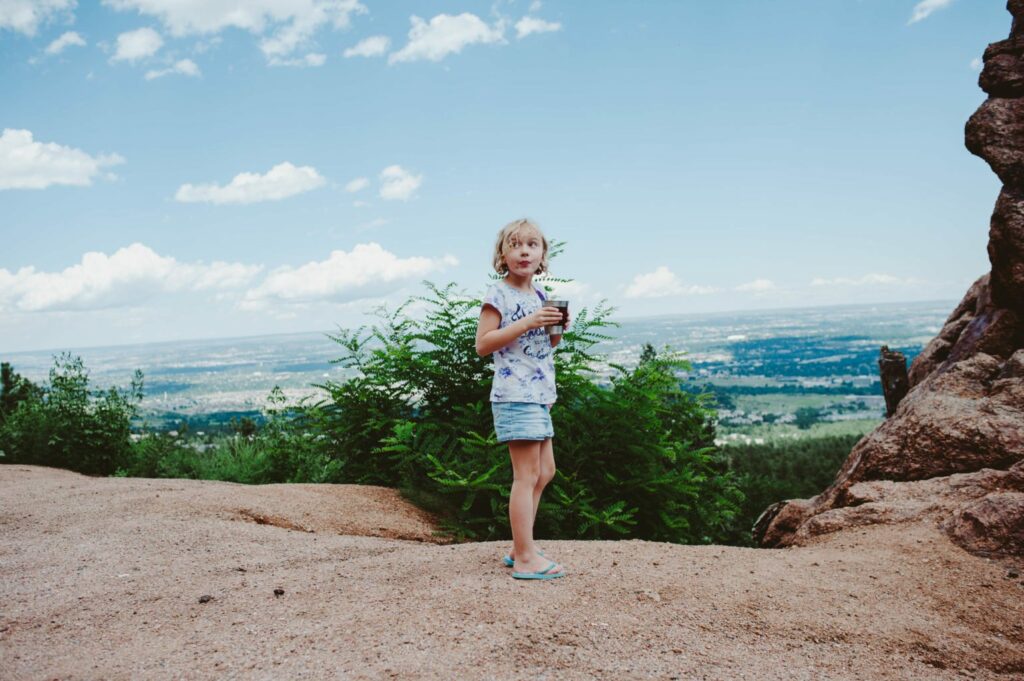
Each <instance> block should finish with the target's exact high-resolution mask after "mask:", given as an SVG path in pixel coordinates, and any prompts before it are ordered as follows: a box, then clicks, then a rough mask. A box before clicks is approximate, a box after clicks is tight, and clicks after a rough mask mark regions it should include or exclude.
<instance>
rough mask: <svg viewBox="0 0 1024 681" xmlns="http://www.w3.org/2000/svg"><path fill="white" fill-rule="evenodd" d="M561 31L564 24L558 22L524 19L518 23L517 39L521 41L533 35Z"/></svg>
mask: <svg viewBox="0 0 1024 681" xmlns="http://www.w3.org/2000/svg"><path fill="white" fill-rule="evenodd" d="M561 30H562V24H560V23H558V22H557V21H544V20H543V19H537V18H536V17H523V18H522V19H520V20H519V21H517V22H516V38H518V39H520V40H522V39H523V38H525V37H526V36H528V35H530V34H531V33H552V32H554V31H561Z"/></svg>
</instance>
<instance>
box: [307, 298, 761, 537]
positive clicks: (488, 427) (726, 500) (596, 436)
mask: <svg viewBox="0 0 1024 681" xmlns="http://www.w3.org/2000/svg"><path fill="white" fill-rule="evenodd" d="M426 285H427V288H428V290H429V295H428V296H420V297H416V298H413V299H411V300H410V301H408V302H407V303H406V304H405V305H403V306H402V307H400V308H399V309H398V310H396V311H395V312H394V313H388V312H387V311H386V310H381V311H380V312H379V319H380V323H379V324H377V325H375V326H373V327H372V328H369V329H368V328H366V327H363V328H360V329H357V330H355V331H352V332H347V331H343V332H341V333H340V334H338V335H337V336H333V338H334V339H335V340H336V341H337V342H338V343H339V344H340V345H341V346H342V347H343V348H344V349H345V351H346V354H345V355H344V356H343V357H342V358H341V359H340V360H338V361H340V362H341V363H342V364H344V365H345V366H346V367H353V368H356V369H358V371H359V375H358V376H357V377H354V378H350V379H348V380H346V381H343V382H330V381H329V382H327V383H325V384H323V385H322V386H321V387H323V388H324V389H325V390H326V391H327V393H328V395H329V396H330V397H329V399H328V400H325V401H324V402H323V403H321V404H320V405H319V407H320V409H321V414H322V415H323V417H324V421H323V423H324V425H325V430H326V433H327V434H328V439H329V441H330V442H331V446H332V447H336V448H337V449H336V451H338V453H339V456H340V457H344V458H346V459H347V461H346V468H345V472H346V477H347V478H348V479H349V480H351V481H355V482H366V483H375V484H384V485H394V486H398V487H400V488H401V489H402V490H403V491H404V492H405V493H406V494H407V495H408V496H409V497H410V498H412V499H413V500H415V501H416V502H417V503H419V504H421V505H423V506H426V507H427V508H429V509H430V510H433V511H435V512H438V513H441V514H442V516H443V517H444V522H445V525H446V527H447V529H448V530H449V531H451V532H452V533H454V534H456V535H458V536H460V537H465V538H483V539H489V538H496V537H499V536H501V537H507V536H509V525H508V494H509V491H510V488H511V482H512V468H511V463H510V462H509V460H508V450H507V446H506V445H503V444H499V443H497V442H496V440H495V436H494V432H493V424H492V417H491V410H490V404H489V401H488V397H489V390H490V384H491V379H492V369H491V367H490V363H491V360H490V358H481V357H479V356H478V355H477V354H476V351H475V338H476V325H477V318H478V314H479V310H480V305H481V301H480V300H479V299H477V298H473V297H469V296H466V295H463V294H460V293H457V292H456V291H455V290H454V285H453V284H449V285H448V286H447V287H444V288H439V287H437V286H434V285H433V284H430V283H427V284H426ZM413 302H419V303H422V304H423V305H425V307H426V315H425V317H424V319H422V320H414V319H412V318H410V317H408V316H406V315H405V314H404V310H405V308H406V307H407V306H408V305H410V304H411V303H413ZM609 313H610V310H608V309H606V308H598V309H597V310H596V311H595V312H594V313H593V314H590V313H589V312H588V311H587V310H582V311H580V312H579V313H578V314H577V315H576V317H575V319H574V321H573V325H572V328H571V329H570V331H569V332H568V333H566V335H565V336H564V337H563V340H562V343H561V344H560V345H559V347H558V349H557V352H558V362H557V365H558V391H559V400H558V403H557V404H556V405H555V407H554V408H553V409H552V418H553V420H554V422H555V432H556V437H555V443H556V446H555V452H556V454H555V458H556V461H557V465H558V470H557V472H556V478H555V480H554V481H552V483H551V485H550V486H549V487H548V489H547V490H546V492H545V495H544V497H543V498H542V502H541V503H542V508H541V512H540V513H538V519H537V525H536V530H537V531H538V533H541V532H544V533H547V534H548V535H550V536H553V537H566V538H570V537H571V538H575V537H580V536H586V537H591V538H604V537H622V536H629V537H639V538H645V539H652V540H658V541H674V542H710V541H714V540H715V539H716V538H717V537H719V536H720V535H721V534H722V533H723V532H725V531H726V530H727V529H728V528H729V527H730V524H731V521H732V518H733V516H734V515H735V514H736V513H737V512H738V504H739V503H740V501H741V496H740V494H739V493H738V491H737V490H736V488H735V485H734V483H733V482H732V480H731V478H730V475H729V474H728V473H727V472H726V471H724V470H719V469H717V468H716V467H715V464H714V460H713V458H712V452H713V447H712V443H713V440H714V433H713V427H712V425H711V423H712V418H711V417H712V416H713V412H712V411H711V409H710V407H709V406H707V400H706V399H705V398H706V397H707V396H702V395H691V394H687V393H684V392H682V391H681V390H680V389H679V387H678V380H677V378H676V377H675V372H676V371H679V370H683V369H688V368H689V365H688V363H686V362H685V361H684V360H682V359H681V358H679V357H678V356H676V355H674V354H671V353H668V354H665V355H663V356H658V355H657V353H656V352H655V351H654V350H653V348H650V350H649V352H648V353H646V355H645V361H643V362H642V363H641V364H640V366H638V367H637V368H636V369H634V370H632V371H629V370H626V369H625V368H623V367H619V366H615V367H613V368H614V371H615V372H616V375H615V376H614V377H613V379H612V382H611V387H610V388H602V387H600V386H598V385H597V384H596V383H595V382H594V380H593V379H594V374H593V372H592V369H593V368H594V365H595V362H596V361H597V359H598V358H596V357H594V356H592V355H591V354H590V350H591V348H592V347H593V345H594V344H595V343H597V342H598V341H599V340H601V339H602V338H606V336H604V335H603V334H602V333H601V329H602V328H604V327H607V326H609V325H611V322H609V321H608V319H607V317H608V315H609ZM350 476H351V477H350Z"/></svg>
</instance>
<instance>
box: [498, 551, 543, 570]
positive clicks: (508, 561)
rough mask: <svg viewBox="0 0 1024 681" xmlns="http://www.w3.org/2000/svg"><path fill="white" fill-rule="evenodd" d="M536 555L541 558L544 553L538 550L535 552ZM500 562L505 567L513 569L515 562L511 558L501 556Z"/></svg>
mask: <svg viewBox="0 0 1024 681" xmlns="http://www.w3.org/2000/svg"><path fill="white" fill-rule="evenodd" d="M537 555H539V556H543V555H544V552H543V551H541V550H540V549H538V550H537ZM501 562H502V563H504V564H505V567H515V566H516V562H515V561H514V560H512V556H502V558H501Z"/></svg>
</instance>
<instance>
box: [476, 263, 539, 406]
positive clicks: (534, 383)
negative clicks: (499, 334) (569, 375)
mask: <svg viewBox="0 0 1024 681" xmlns="http://www.w3.org/2000/svg"><path fill="white" fill-rule="evenodd" d="M545 299H546V297H545V295H544V292H543V291H542V290H540V289H539V288H536V287H534V290H533V291H532V292H531V291H520V290H519V289H516V288H513V287H512V286H510V285H509V284H507V283H506V282H505V281H504V280H501V281H498V282H497V283H495V284H493V285H492V286H491V287H490V288H488V289H487V293H485V294H484V301H483V302H484V304H485V305H491V306H492V307H494V309H496V310H497V311H498V313H499V314H500V315H501V323H500V324H499V325H498V328H499V329H503V328H505V327H506V326H508V325H509V324H513V323H515V322H517V321H519V320H520V319H522V318H523V317H527V316H529V315H531V314H533V313H534V312H536V311H537V310H539V309H540V307H541V304H542V303H543V301H544V300H545ZM493 357H494V382H493V384H492V385H491V402H535V403H538V404H553V403H554V402H555V398H556V395H555V356H554V348H553V347H552V346H551V337H550V336H549V335H548V333H547V331H546V330H545V328H544V327H543V326H542V327H540V328H537V329H530V330H529V331H527V332H526V333H524V334H523V335H521V336H519V337H518V338H516V339H515V340H513V341H512V342H511V343H509V344H508V345H506V346H505V347H503V348H499V349H498V350H496V351H495V352H494V354H493Z"/></svg>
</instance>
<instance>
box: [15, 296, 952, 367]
mask: <svg viewBox="0 0 1024 681" xmlns="http://www.w3.org/2000/svg"><path fill="white" fill-rule="evenodd" d="M958 303H959V300H954V299H941V298H940V299H934V300H894V301H885V302H875V303H842V304H838V305H803V306H788V307H777V308H756V309H739V310H714V311H710V312H675V313H667V314H651V315H637V316H618V315H613V316H611V317H610V319H611V320H612V321H615V322H623V323H628V322H643V321H653V320H660V319H670V318H682V319H691V318H692V319H699V318H714V317H719V316H728V315H766V314H770V313H772V312H779V313H784V312H787V311H792V312H800V311H812V310H834V309H837V308H873V307H899V306H926V305H940V304H948V305H949V306H950V307H949V311H950V312H952V311H953V309H954V308H955V307H956V305H957V304H958ZM589 307H592V306H589ZM375 319H376V318H375V317H373V316H372V315H367V317H366V321H365V322H363V324H356V325H353V326H346V327H342V328H344V329H349V330H355V329H356V328H358V327H359V326H363V325H366V326H370V325H372V324H373V323H374V320H375ZM337 332H338V329H337V328H335V329H329V330H328V329H313V330H299V331H285V332H278V333H258V334H249V335H227V336H192V337H187V338H186V337H182V338H168V339H164V340H155V341H145V342H133V343H112V344H107V345H79V346H71V345H65V346H59V347H49V348H22V349H17V350H5V349H3V348H0V360H5V361H6V359H7V357H9V356H12V355H26V354H39V353H43V352H50V353H60V352H68V351H75V350H107V349H117V348H127V347H136V346H149V345H161V344H174V343H192V342H195V343H204V342H217V341H232V340H252V339H257V338H272V337H276V336H312V335H326V334H329V333H337Z"/></svg>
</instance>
